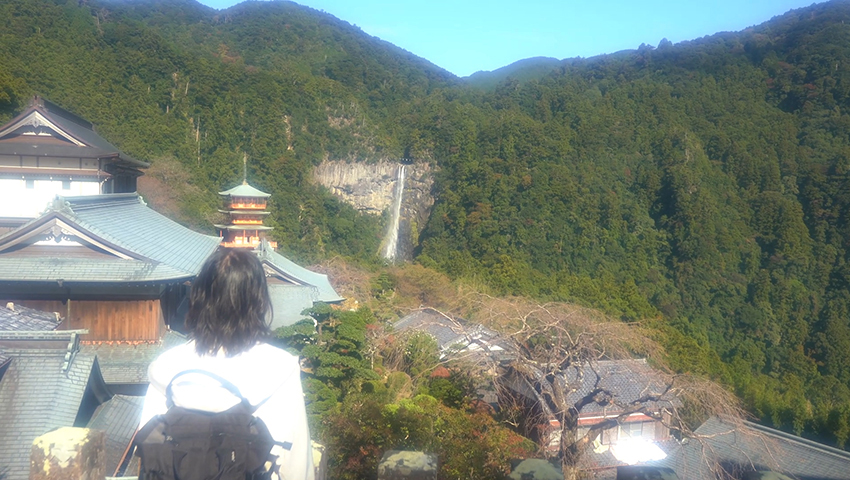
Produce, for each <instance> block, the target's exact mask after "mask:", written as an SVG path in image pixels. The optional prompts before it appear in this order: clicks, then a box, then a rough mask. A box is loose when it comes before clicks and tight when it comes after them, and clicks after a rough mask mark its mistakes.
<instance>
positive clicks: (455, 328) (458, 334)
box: [393, 308, 468, 350]
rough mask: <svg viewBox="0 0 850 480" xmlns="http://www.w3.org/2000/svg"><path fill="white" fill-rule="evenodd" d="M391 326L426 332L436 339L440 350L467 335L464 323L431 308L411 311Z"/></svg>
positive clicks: (460, 340)
mask: <svg viewBox="0 0 850 480" xmlns="http://www.w3.org/2000/svg"><path fill="white" fill-rule="evenodd" d="M393 327H394V328H395V329H396V330H398V331H406V330H415V331H419V332H425V333H428V334H429V335H431V336H432V337H434V339H435V340H437V346H439V347H440V350H445V349H446V348H449V347H451V346H452V345H455V344H457V343H461V342H463V341H464V339H465V338H467V335H468V330H467V328H466V327H464V325H462V324H461V323H460V322H458V321H455V320H454V319H451V318H448V317H446V316H445V315H443V314H441V313H439V312H438V311H436V310H434V309H432V308H423V309H421V310H417V311H415V312H411V313H409V314H408V315H405V316H404V317H403V318H401V319H400V320H399V321H397V322H396V323H395V325H393Z"/></svg>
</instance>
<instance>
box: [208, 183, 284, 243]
mask: <svg viewBox="0 0 850 480" xmlns="http://www.w3.org/2000/svg"><path fill="white" fill-rule="evenodd" d="M218 194H219V195H221V196H222V197H224V209H223V210H219V212H221V213H224V214H225V215H227V223H226V224H222V225H216V226H215V227H216V228H217V229H218V231H219V236H221V237H222V239H223V240H222V243H221V245H222V246H223V247H228V248H257V247H259V245H260V242H261V241H262V240H263V239H264V238H265V232H267V231H269V230H272V227H268V226H265V225H263V219H264V218H265V217H266V216H267V215H268V214H269V212H267V211H266V206H267V202H268V198H269V197H270V196H271V195H270V194H268V193H266V192H263V191H260V190H258V189H256V188H254V187H252V186H251V185H249V184H248V182H247V180H243V181H242V185H239V186H236V187H233V188H231V189H230V190H225V191H223V192H218ZM269 243H270V244H271V246H272V248H277V243H276V242H269Z"/></svg>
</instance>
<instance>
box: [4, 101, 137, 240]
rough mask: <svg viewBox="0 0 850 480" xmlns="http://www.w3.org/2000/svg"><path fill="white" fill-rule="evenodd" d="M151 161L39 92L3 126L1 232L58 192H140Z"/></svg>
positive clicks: (33, 214) (31, 215) (41, 207)
mask: <svg viewBox="0 0 850 480" xmlns="http://www.w3.org/2000/svg"><path fill="white" fill-rule="evenodd" d="M148 166H149V165H148V163H146V162H142V161H139V160H136V159H134V158H132V157H130V156H128V155H126V154H124V153H122V152H121V151H119V150H118V148H116V147H115V146H114V145H112V144H111V143H109V142H107V141H106V140H105V139H103V137H101V136H100V135H98V134H97V132H96V131H95V129H94V127H93V126H92V124H91V123H89V122H87V121H85V120H83V119H82V118H80V117H78V116H76V115H74V114H72V113H70V112H68V111H66V110H64V109H62V108H60V107H58V106H57V105H55V104H53V103H51V102H48V101H46V100H44V99H42V98H40V97H34V98H33V100H32V102H31V103H30V105H29V107H28V108H27V109H26V110H24V111H23V112H22V113H21V114H20V115H18V116H17V117H15V118H14V119H12V121H10V122H9V123H7V124H5V125H3V126H0V233H2V232H3V231H4V230H5V231H8V230H9V229H11V228H14V227H16V226H19V225H21V224H23V223H25V222H26V221H27V220H29V219H32V218H35V217H36V216H38V214H39V213H41V212H42V211H43V210H44V209H45V207H46V206H47V204H48V203H49V202H50V201H51V200H52V199H53V198H54V197H55V196H56V195H62V196H65V197H70V196H80V195H84V196H87V195H99V194H104V193H131V192H135V191H136V178H138V177H139V176H141V175H142V170H141V169H144V168H147V167H148Z"/></svg>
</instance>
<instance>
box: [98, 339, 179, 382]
mask: <svg viewBox="0 0 850 480" xmlns="http://www.w3.org/2000/svg"><path fill="white" fill-rule="evenodd" d="M186 340H187V339H186V337H185V336H184V335H182V334H180V333H177V332H175V331H173V330H169V331H168V332H167V333H166V334H165V336H164V337H163V339H162V341H161V342H157V343H139V344H130V343H123V342H119V343H106V342H100V343H92V344H86V345H83V346H82V351H83V352H85V353H87V354H89V355H97V360H98V363H99V364H100V371H101V373H102V375H103V380H104V381H105V382H106V383H107V384H145V383H148V366H150V364H151V362H152V361H154V359H156V357H158V356H159V355H160V354H161V353H162V352H164V351H166V350H168V349H169V348H172V347H175V346H177V345H181V344H183V343H186Z"/></svg>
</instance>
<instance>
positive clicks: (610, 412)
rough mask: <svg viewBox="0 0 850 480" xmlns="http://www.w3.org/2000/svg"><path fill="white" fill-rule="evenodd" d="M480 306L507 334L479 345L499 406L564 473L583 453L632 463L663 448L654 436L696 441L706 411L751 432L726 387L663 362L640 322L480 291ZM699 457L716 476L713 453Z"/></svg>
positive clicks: (573, 469) (585, 463)
mask: <svg viewBox="0 0 850 480" xmlns="http://www.w3.org/2000/svg"><path fill="white" fill-rule="evenodd" d="M477 303H478V305H477V308H476V309H475V313H474V314H473V315H471V317H472V319H473V320H475V321H477V322H479V323H481V324H484V325H486V326H488V327H491V328H494V329H498V330H499V331H501V332H503V333H504V334H505V335H504V337H503V339H502V340H500V342H499V343H500V345H499V347H500V348H501V349H504V350H500V351H498V352H496V351H495V349H492V347H493V344H492V343H491V344H482V345H480V350H481V351H482V352H484V353H485V356H489V357H490V358H492V360H493V364H495V365H496V366H495V367H494V368H495V370H497V371H499V372H500V375H499V376H498V377H497V380H496V382H497V384H498V388H499V391H500V392H501V395H500V397H501V399H502V402H503V403H504V405H503V407H504V411H505V412H506V414H507V416H508V417H510V412H514V413H515V414H516V415H515V417H514V419H515V422H514V423H515V424H516V425H517V426H518V427H520V428H522V429H523V430H524V433H526V434H527V435H528V436H530V437H532V438H534V439H536V440H537V441H538V443H539V445H540V447H541V450H542V451H543V452H544V453H545V454H546V455H547V456H549V457H554V458H557V459H558V460H559V461H560V463H561V465H562V468H563V471H564V478H565V479H574V478H578V477H579V475H580V472H581V471H582V470H583V469H584V468H587V467H590V466H591V465H592V459H591V458H589V457H591V455H589V454H599V452H610V453H611V454H613V455H614V457H616V458H617V460H619V461H621V462H626V463H632V462H635V461H647V460H650V459H655V458H657V455H658V454H659V453H660V454H661V455H663V452H661V450H660V449H659V448H658V447H657V446H655V442H654V441H656V440H657V441H659V442H660V443H664V442H665V441H666V442H668V444H673V442H674V441H676V440H679V441H681V440H683V439H689V440H693V441H700V439H699V435H698V434H696V433H695V430H696V428H697V427H698V426H699V425H700V424H701V423H702V422H703V421H705V420H706V419H708V418H709V417H712V416H718V417H721V418H723V419H724V420H725V422H726V423H727V424H729V425H731V426H732V427H733V428H735V429H737V430H738V431H741V432H744V431H748V430H751V429H749V428H748V427H747V425H746V422H745V421H744V418H745V416H746V414H745V412H744V411H743V410H742V408H741V406H740V403H739V401H738V399H737V398H736V397H735V396H734V395H733V394H732V393H731V392H729V391H727V390H726V389H724V388H723V387H721V386H720V385H718V384H716V383H714V382H711V381H708V380H705V379H702V378H698V377H695V376H691V375H686V374H676V373H672V372H670V371H669V370H668V369H667V368H665V366H664V353H663V350H662V349H660V348H659V347H658V345H657V344H656V343H655V342H654V341H653V340H651V339H650V338H649V336H648V335H647V334H646V332H645V331H644V329H643V328H642V327H641V325H639V324H627V323H623V322H620V321H616V320H611V319H609V318H606V317H605V316H603V315H601V314H599V313H598V312H596V311H593V310H589V309H585V308H582V307H578V306H575V305H569V304H563V303H551V304H542V305H541V304H535V303H533V302H530V301H527V300H523V299H500V298H493V297H489V296H485V295H481V296H479V297H478V302H477ZM506 353H507V354H506ZM704 461H705V462H706V463H707V464H711V465H712V468H713V469H715V470H716V471H717V472H718V473H722V467H721V465H720V464H719V463H717V462H714V461H713V459H712V458H711V454H710V452H706V455H705V459H704Z"/></svg>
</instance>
